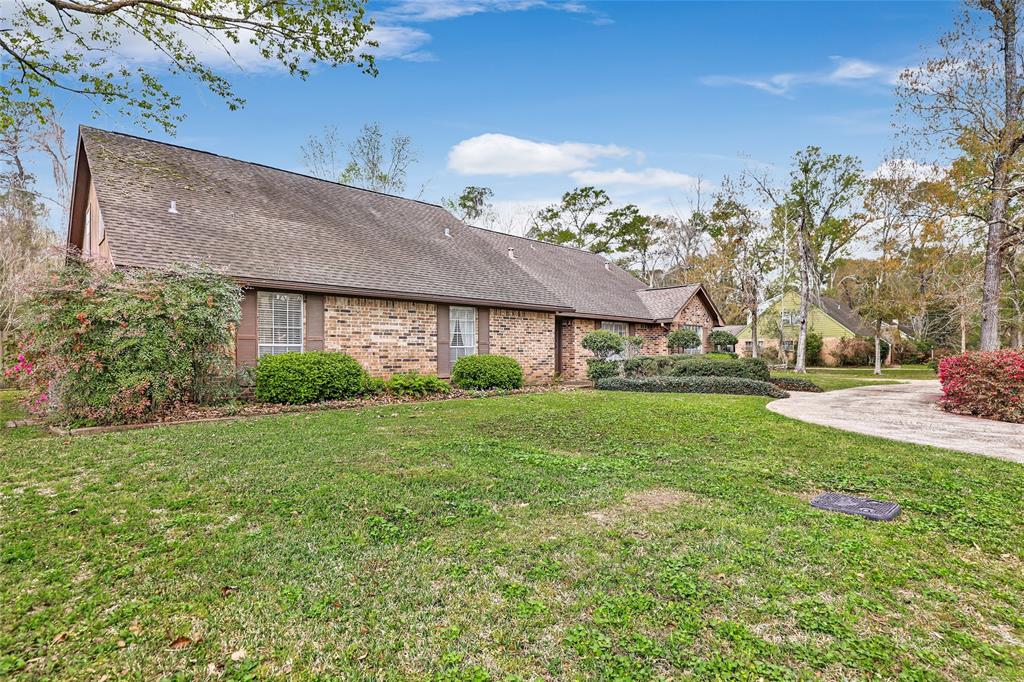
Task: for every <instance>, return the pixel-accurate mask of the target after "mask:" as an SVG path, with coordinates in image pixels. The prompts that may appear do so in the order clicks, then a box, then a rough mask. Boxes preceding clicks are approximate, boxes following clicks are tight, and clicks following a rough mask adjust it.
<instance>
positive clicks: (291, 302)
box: [256, 291, 303, 357]
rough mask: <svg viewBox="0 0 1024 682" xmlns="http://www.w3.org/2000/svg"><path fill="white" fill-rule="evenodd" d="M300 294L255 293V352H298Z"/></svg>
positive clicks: (265, 353) (300, 330) (277, 353)
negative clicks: (256, 332) (256, 336)
mask: <svg viewBox="0 0 1024 682" xmlns="http://www.w3.org/2000/svg"><path fill="white" fill-rule="evenodd" d="M302 312H303V311H302V294H279V293H276V292H273V291H261V292H259V293H258V294H257V295H256V320H257V323H258V326H259V355H260V357H263V356H264V355H280V354H281V353H291V352H297V353H301V352H302V339H303V320H302Z"/></svg>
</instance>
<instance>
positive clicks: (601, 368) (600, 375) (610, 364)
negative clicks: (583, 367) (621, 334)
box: [587, 358, 620, 381]
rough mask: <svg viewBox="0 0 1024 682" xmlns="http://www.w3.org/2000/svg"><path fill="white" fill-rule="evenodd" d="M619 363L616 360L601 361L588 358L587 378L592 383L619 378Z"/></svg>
mask: <svg viewBox="0 0 1024 682" xmlns="http://www.w3.org/2000/svg"><path fill="white" fill-rule="evenodd" d="M619 364H620V363H619V362H618V361H616V360H601V359H599V358H587V378H588V379H590V380H591V381H597V380H598V379H606V378H608V377H616V376H619Z"/></svg>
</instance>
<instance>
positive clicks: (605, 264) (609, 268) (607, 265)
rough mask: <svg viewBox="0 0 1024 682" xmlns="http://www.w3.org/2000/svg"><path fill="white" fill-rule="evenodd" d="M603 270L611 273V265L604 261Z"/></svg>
mask: <svg viewBox="0 0 1024 682" xmlns="http://www.w3.org/2000/svg"><path fill="white" fill-rule="evenodd" d="M604 269H605V270H608V271H609V272H611V269H612V264H611V263H609V262H608V261H605V262H604Z"/></svg>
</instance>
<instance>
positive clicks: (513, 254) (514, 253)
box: [508, 246, 516, 258]
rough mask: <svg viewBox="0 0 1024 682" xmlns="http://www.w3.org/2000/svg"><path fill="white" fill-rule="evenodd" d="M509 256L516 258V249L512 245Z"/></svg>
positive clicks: (509, 248)
mask: <svg viewBox="0 0 1024 682" xmlns="http://www.w3.org/2000/svg"><path fill="white" fill-rule="evenodd" d="M508 257H509V258H515V257H516V250H515V249H513V248H512V247H511V246H510V247H508Z"/></svg>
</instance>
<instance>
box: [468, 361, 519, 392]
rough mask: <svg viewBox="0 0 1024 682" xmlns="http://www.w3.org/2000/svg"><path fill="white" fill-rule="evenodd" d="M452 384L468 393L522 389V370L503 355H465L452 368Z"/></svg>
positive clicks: (517, 364)
mask: <svg viewBox="0 0 1024 682" xmlns="http://www.w3.org/2000/svg"><path fill="white" fill-rule="evenodd" d="M452 384H454V385H455V386H458V387H459V388H462V389H466V390H470V391H486V390H489V389H492V388H498V389H502V390H509V391H510V390H512V389H516V388H522V387H523V368H522V367H520V366H519V363H518V362H516V361H515V359H514V358H509V357H505V356H504V355H467V356H466V357H463V358H459V359H458V360H457V361H456V362H455V366H454V367H452Z"/></svg>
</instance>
